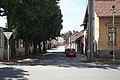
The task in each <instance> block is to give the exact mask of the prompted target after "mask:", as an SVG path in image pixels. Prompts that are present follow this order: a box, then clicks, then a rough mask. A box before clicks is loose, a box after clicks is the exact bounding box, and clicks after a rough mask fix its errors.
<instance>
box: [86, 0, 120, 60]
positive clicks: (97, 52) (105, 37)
mask: <svg viewBox="0 0 120 80" xmlns="http://www.w3.org/2000/svg"><path fill="white" fill-rule="evenodd" d="M113 5H115V9H116V12H115V13H114V14H115V19H114V24H115V25H114V28H113V14H112V11H111V9H112V6H113ZM94 14H95V15H94V29H93V31H94V56H95V57H96V56H99V57H112V56H113V51H114V52H115V57H116V58H118V57H120V35H119V32H120V0H95V11H94ZM88 15H89V14H88V9H87V10H86V14H85V18H84V23H85V25H84V30H85V31H84V36H85V35H86V34H87V26H88ZM113 33H114V42H115V43H114V45H113ZM84 45H85V46H84V52H85V53H87V36H85V37H84Z"/></svg>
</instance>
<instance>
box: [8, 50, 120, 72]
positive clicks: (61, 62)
mask: <svg viewBox="0 0 120 80" xmlns="http://www.w3.org/2000/svg"><path fill="white" fill-rule="evenodd" d="M80 58H82V56H81V55H80V54H78V55H77V57H66V56H65V54H64V53H63V52H48V53H46V54H43V55H42V56H40V55H39V56H36V57H34V58H28V59H23V60H18V61H17V62H10V63H8V64H7V65H20V66H38V65H40V66H56V67H76V68H100V69H106V70H109V69H119V68H120V65H117V64H116V65H115V64H114V65H113V64H111V65H108V64H93V63H84V62H82V60H81V59H80ZM13 70H14V69H13Z"/></svg>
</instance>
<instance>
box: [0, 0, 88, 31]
mask: <svg viewBox="0 0 120 80" xmlns="http://www.w3.org/2000/svg"><path fill="white" fill-rule="evenodd" d="M59 5H60V8H61V11H62V15H63V18H62V19H63V23H62V25H63V29H62V31H61V33H64V32H67V31H73V30H76V31H80V30H82V29H83V28H82V27H80V25H81V24H82V23H83V19H84V15H85V10H86V5H87V0H60V3H59ZM5 22H6V20H5V17H2V18H1V17H0V27H5Z"/></svg>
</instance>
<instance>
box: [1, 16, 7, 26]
mask: <svg viewBox="0 0 120 80" xmlns="http://www.w3.org/2000/svg"><path fill="white" fill-rule="evenodd" d="M6 22H7V20H6V17H0V27H5V24H6Z"/></svg>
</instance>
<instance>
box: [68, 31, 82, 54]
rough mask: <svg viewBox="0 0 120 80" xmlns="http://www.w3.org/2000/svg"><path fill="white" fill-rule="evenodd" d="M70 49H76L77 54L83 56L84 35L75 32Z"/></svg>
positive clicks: (70, 40) (71, 38)
mask: <svg viewBox="0 0 120 80" xmlns="http://www.w3.org/2000/svg"><path fill="white" fill-rule="evenodd" d="M69 47H70V48H74V49H75V50H76V51H77V53H80V54H83V33H82V32H78V31H73V34H72V35H71V37H70V39H69Z"/></svg>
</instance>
